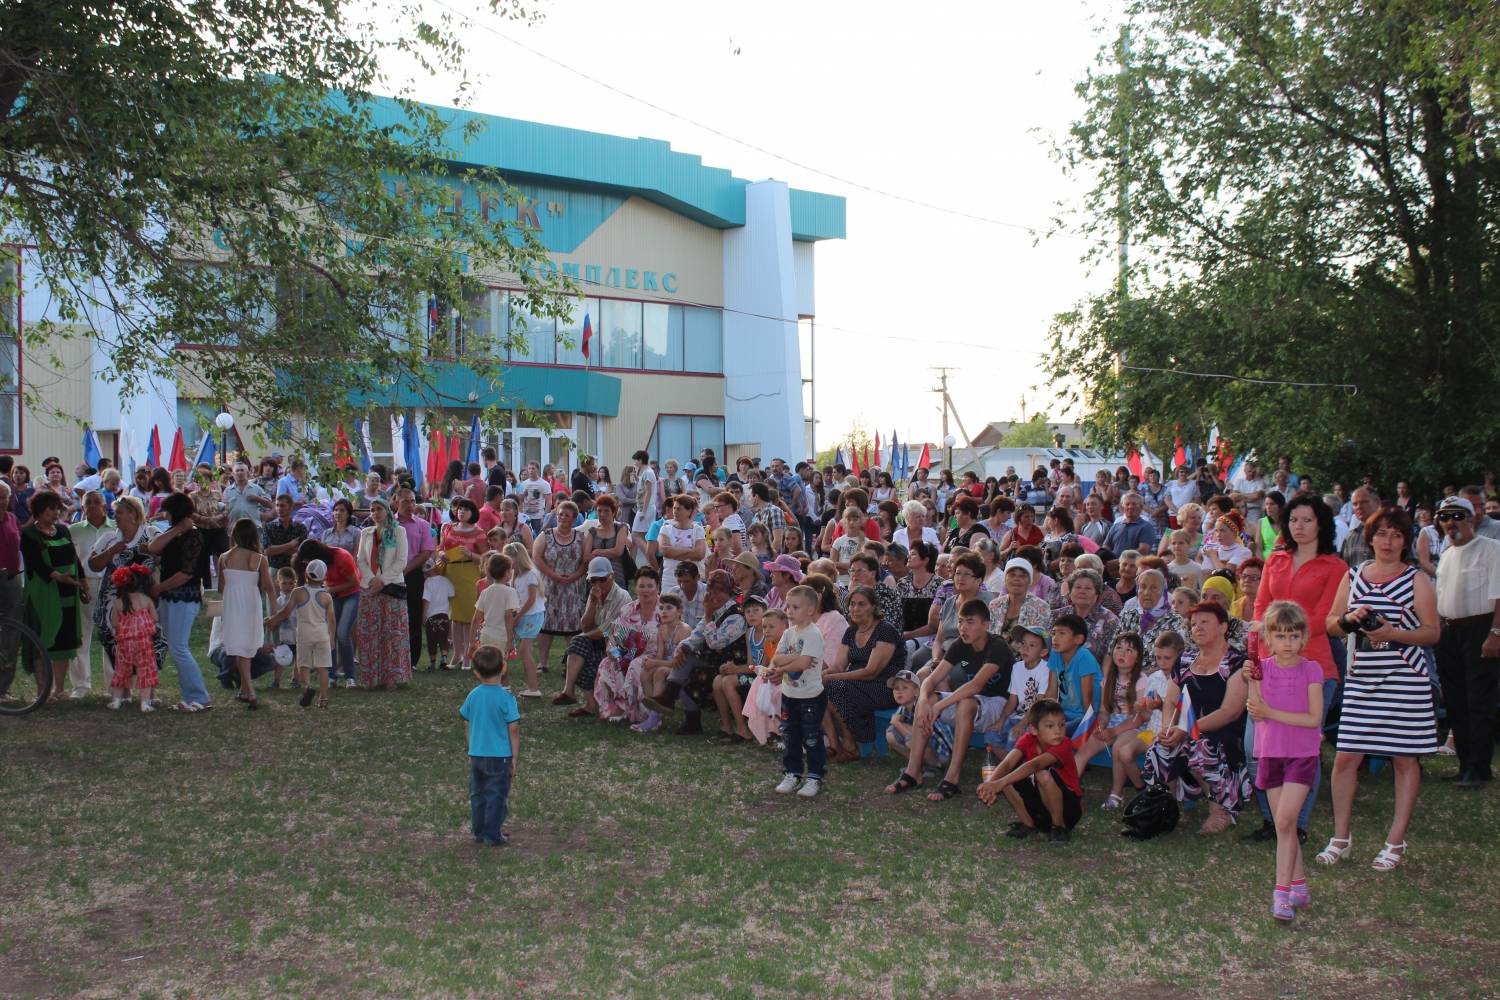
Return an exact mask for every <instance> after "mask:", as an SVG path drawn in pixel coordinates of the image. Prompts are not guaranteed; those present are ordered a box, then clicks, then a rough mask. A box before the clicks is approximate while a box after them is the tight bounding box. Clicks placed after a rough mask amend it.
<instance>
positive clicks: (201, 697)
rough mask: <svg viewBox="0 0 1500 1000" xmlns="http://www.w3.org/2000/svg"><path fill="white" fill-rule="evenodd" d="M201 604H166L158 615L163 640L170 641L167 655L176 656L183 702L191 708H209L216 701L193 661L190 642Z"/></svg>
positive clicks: (175, 661)
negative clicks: (209, 692)
mask: <svg viewBox="0 0 1500 1000" xmlns="http://www.w3.org/2000/svg"><path fill="white" fill-rule="evenodd" d="M198 607H199V605H198V602H197V601H193V602H192V603H191V604H190V603H188V602H186V601H162V602H161V604H160V605H158V606H157V609H156V614H157V617H158V618H160V620H161V632H162V636H163V637H164V638H165V639H166V640H167V652H169V653H171V654H172V663H173V664H175V665H176V667H177V683H178V685H179V686H180V687H181V688H182V700H183V702H184V703H185V704H188V705H194V704H197V705H209V704H212V703H213V699H212V698H210V697H209V696H208V688H207V687H205V686H204V684H203V671H201V670H199V669H198V661H197V660H195V659H193V651H192V650H191V649H190V648H189V646H188V640H189V639H190V638H192V635H193V621H194V620H195V619H196V618H197V617H198Z"/></svg>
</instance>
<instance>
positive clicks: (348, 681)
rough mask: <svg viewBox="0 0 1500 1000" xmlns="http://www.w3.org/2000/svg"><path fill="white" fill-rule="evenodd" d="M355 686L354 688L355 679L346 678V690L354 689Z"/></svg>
mask: <svg viewBox="0 0 1500 1000" xmlns="http://www.w3.org/2000/svg"><path fill="white" fill-rule="evenodd" d="M353 686H354V678H353V677H345V678H344V687H346V688H352V687H353Z"/></svg>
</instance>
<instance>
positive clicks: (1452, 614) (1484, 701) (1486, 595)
mask: <svg viewBox="0 0 1500 1000" xmlns="http://www.w3.org/2000/svg"><path fill="white" fill-rule="evenodd" d="M1474 514H1475V512H1474V504H1473V503H1471V502H1470V501H1469V500H1468V499H1466V498H1464V497H1461V496H1451V497H1448V498H1447V499H1446V500H1444V501H1443V502H1442V503H1441V504H1439V505H1438V510H1437V522H1438V530H1439V531H1440V532H1442V534H1443V536H1444V538H1445V539H1446V540H1447V542H1448V546H1447V549H1446V551H1444V553H1443V558H1442V559H1441V560H1440V561H1439V562H1438V567H1437V609H1438V617H1439V618H1440V619H1441V621H1442V627H1443V632H1442V637H1441V638H1440V639H1439V640H1438V647H1437V666H1438V681H1439V683H1441V685H1442V689H1443V704H1444V706H1445V707H1446V708H1447V710H1448V725H1449V727H1450V728H1451V729H1452V730H1453V743H1454V746H1455V748H1456V749H1457V751H1458V787H1460V788H1465V789H1478V788H1483V787H1484V786H1485V785H1487V784H1488V783H1489V782H1490V780H1491V778H1492V777H1493V772H1492V770H1491V759H1492V758H1493V757H1494V754H1495V698H1496V694H1497V690H1500V541H1496V540H1495V539H1493V538H1485V537H1483V536H1481V535H1476V534H1475V533H1474V520H1475V517H1474Z"/></svg>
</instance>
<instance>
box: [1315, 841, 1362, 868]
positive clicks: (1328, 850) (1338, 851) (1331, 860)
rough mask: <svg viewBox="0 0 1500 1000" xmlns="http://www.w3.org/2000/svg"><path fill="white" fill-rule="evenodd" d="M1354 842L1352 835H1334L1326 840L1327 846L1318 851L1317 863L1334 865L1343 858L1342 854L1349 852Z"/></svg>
mask: <svg viewBox="0 0 1500 1000" xmlns="http://www.w3.org/2000/svg"><path fill="white" fill-rule="evenodd" d="M1353 844H1354V838H1352V837H1334V838H1332V839H1331V840H1329V841H1328V846H1327V847H1325V848H1323V849H1322V850H1321V851H1319V852H1318V864H1321V865H1336V864H1338V863H1339V862H1340V861H1342V860H1344V855H1346V854H1348V853H1349V849H1350V847H1352V846H1353Z"/></svg>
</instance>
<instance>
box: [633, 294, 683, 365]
mask: <svg viewBox="0 0 1500 1000" xmlns="http://www.w3.org/2000/svg"><path fill="white" fill-rule="evenodd" d="M643 308H644V310H645V318H644V322H643V324H642V326H643V328H644V331H645V336H644V338H643V340H644V343H645V358H644V361H645V364H644V365H643V367H644V368H645V369H646V370H647V371H653V372H680V371H682V307H681V306H669V305H662V304H659V303H656V302H647V303H646V304H645V305H644V307H643Z"/></svg>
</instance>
